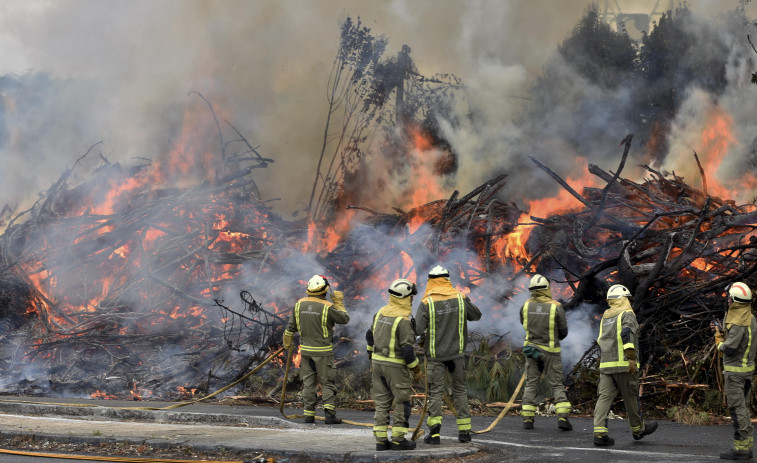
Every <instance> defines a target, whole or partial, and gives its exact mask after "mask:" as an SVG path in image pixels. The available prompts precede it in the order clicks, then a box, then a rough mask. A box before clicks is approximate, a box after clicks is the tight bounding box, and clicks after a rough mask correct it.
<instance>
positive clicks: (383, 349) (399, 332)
mask: <svg viewBox="0 0 757 463" xmlns="http://www.w3.org/2000/svg"><path fill="white" fill-rule="evenodd" d="M370 340H372V341H373V344H372V345H370V344H369V346H368V351H369V352H371V353H372V357H371V358H372V360H373V361H374V362H386V363H396V364H399V365H406V366H407V367H408V368H415V366H417V365H418V359H417V358H416V357H415V352H414V351H415V347H414V343H415V332H414V331H413V325H412V324H411V323H410V319H409V318H407V317H386V316H384V315H381V313H377V314H376V315H375V316H374V317H373V324H372V325H371V336H370ZM403 347H404V348H405V349H404V350H405V351H408V352H403Z"/></svg>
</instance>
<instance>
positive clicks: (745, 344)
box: [713, 282, 757, 460]
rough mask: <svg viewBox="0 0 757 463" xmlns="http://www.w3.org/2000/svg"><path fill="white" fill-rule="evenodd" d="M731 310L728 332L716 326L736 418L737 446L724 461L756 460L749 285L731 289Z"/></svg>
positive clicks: (756, 325) (756, 324) (754, 327)
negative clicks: (751, 414)
mask: <svg viewBox="0 0 757 463" xmlns="http://www.w3.org/2000/svg"><path fill="white" fill-rule="evenodd" d="M728 299H729V301H728V302H729V307H728V312H727V313H726V316H725V323H724V324H725V332H724V333H723V332H721V331H720V328H719V327H718V326H717V324H713V329H714V331H715V343H716V345H717V349H718V350H719V351H721V352H722V353H723V370H724V372H725V374H724V376H725V397H726V400H727V402H728V410H729V411H730V412H731V418H732V419H733V429H734V434H733V447H732V448H731V450H729V451H728V452H725V453H721V454H720V458H722V459H724V460H748V459H750V458H752V450H753V447H754V428H753V426H752V419H751V416H750V413H749V406H748V403H749V391H750V389H751V387H752V375H753V374H754V360H755V352H756V351H757V340H755V335H757V321H755V318H754V315H752V290H751V289H749V286H747V285H746V284H745V283H742V282H736V283H733V284H732V285H730V286H729V287H728Z"/></svg>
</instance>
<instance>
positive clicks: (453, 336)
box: [415, 293, 481, 361]
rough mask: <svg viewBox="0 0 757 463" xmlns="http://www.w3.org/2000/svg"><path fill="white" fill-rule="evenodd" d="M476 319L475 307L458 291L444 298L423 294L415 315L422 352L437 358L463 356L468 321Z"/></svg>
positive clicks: (444, 358) (477, 315) (476, 309)
mask: <svg viewBox="0 0 757 463" xmlns="http://www.w3.org/2000/svg"><path fill="white" fill-rule="evenodd" d="M479 319H481V311H480V310H479V308H478V307H476V305H475V304H473V303H472V302H471V301H470V299H468V298H467V297H465V296H463V295H462V294H460V293H458V294H456V295H454V296H451V297H446V298H443V297H440V296H428V297H425V298H423V300H422V301H421V304H420V306H419V307H418V311H417V313H416V316H415V322H416V329H417V330H418V333H419V334H423V335H424V345H423V349H424V351H425V353H426V355H427V356H428V357H429V358H430V359H435V360H440V361H444V360H451V359H453V358H457V357H462V356H463V352H464V351H465V343H466V342H467V340H468V321H475V320H479Z"/></svg>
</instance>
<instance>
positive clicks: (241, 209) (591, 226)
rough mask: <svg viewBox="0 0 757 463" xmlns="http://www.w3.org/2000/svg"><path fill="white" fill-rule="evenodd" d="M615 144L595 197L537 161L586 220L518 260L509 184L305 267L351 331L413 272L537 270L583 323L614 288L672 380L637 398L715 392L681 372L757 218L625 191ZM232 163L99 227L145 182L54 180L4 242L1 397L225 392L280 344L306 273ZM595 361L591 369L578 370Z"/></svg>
mask: <svg viewBox="0 0 757 463" xmlns="http://www.w3.org/2000/svg"><path fill="white" fill-rule="evenodd" d="M630 141H631V137H630V136H629V137H627V138H626V139H624V141H623V143H622V144H623V145H624V146H625V151H624V153H623V156H622V160H621V162H620V165H619V167H618V168H617V170H616V172H615V173H611V172H607V171H604V170H602V169H600V168H599V167H597V166H593V165H592V166H589V171H590V172H591V173H592V174H594V175H596V176H597V177H599V178H600V179H602V180H603V181H604V182H605V183H606V186H605V187H604V188H586V189H584V190H583V191H582V192H581V193H579V192H577V191H575V190H574V189H573V188H572V187H570V186H569V185H568V184H567V183H566V182H565V181H564V180H562V179H561V178H560V177H559V175H557V174H555V173H554V172H552V171H551V170H550V169H549V168H548V167H547V166H546V165H544V164H542V163H540V162H538V161H536V160H534V162H535V163H536V165H537V166H538V167H539V168H540V169H542V170H543V171H545V172H547V173H548V174H549V175H550V176H552V178H554V179H555V180H556V181H557V182H558V183H560V185H562V187H563V188H565V189H566V190H568V191H569V192H570V193H571V194H572V195H573V196H574V197H575V198H576V199H577V201H579V202H580V204H581V207H580V208H578V209H577V210H573V211H571V212H557V213H556V214H555V215H552V216H550V217H531V220H532V222H533V223H532V224H530V225H531V226H532V227H533V229H532V231H531V233H530V235H529V240H528V242H527V243H526V246H525V249H526V250H527V252H528V255H527V256H524V257H523V260H522V261H508V259H505V258H503V256H502V255H501V254H498V253H497V252H496V251H495V249H494V243H495V242H496V241H497V240H499V239H501V238H503V237H506V236H507V235H509V234H511V233H513V232H514V231H515V230H516V229H517V228H518V227H519V226H523V224H519V223H518V220H519V218H520V217H521V215H522V214H523V211H521V210H520V209H518V207H517V206H516V205H515V204H514V203H512V202H505V201H502V200H501V199H500V198H499V197H498V194H500V192H501V189H502V187H503V186H504V185H505V182H506V175H501V176H498V177H496V178H494V179H492V180H490V181H488V182H486V183H484V184H482V185H480V186H479V187H477V188H475V189H473V190H472V191H470V192H468V193H467V194H464V195H462V196H460V193H459V192H455V193H454V194H453V195H452V196H451V197H450V198H448V199H446V200H438V201H434V202H431V203H429V204H426V205H423V206H421V207H418V208H415V209H412V210H410V211H403V210H398V209H395V213H384V212H377V211H372V210H369V209H366V208H363V207H360V206H359V205H357V206H352V207H350V208H349V209H351V211H350V212H349V213H360V214H363V216H364V219H363V224H362V226H361V227H360V231H359V232H357V231H355V230H353V231H352V232H351V233H350V234H349V235H348V236H344V237H342V239H341V241H340V243H339V245H338V246H337V247H336V248H335V249H333V250H332V251H330V252H327V251H324V250H321V251H320V252H315V253H313V255H312V259H314V260H315V261H316V262H317V263H318V264H320V265H321V266H322V267H323V268H324V269H326V271H327V272H328V274H329V275H330V276H333V277H334V278H335V280H337V281H339V283H340V285H343V286H342V288H344V289H345V292H346V297H347V299H348V300H350V304H351V306H350V307H351V310H354V311H356V312H358V313H362V312H364V313H365V314H372V313H373V312H374V311H375V309H376V308H377V307H376V306H375V301H376V300H377V299H376V298H379V300H383V299H384V297H385V296H384V288H385V284H386V283H388V281H376V280H375V278H374V276H375V275H376V274H382V275H387V278H389V277H390V276H392V275H397V274H400V275H403V276H404V275H407V274H409V273H410V272H412V271H417V272H418V273H419V274H420V272H422V271H423V270H424V269H426V268H428V265H430V264H432V263H434V262H437V261H438V260H439V259H443V257H444V256H445V255H446V254H447V253H449V252H453V251H455V250H464V251H465V252H467V253H469V254H470V255H474V256H476V259H472V260H471V261H470V262H465V261H459V262H458V265H459V268H455V269H454V271H455V274H456V275H460V276H461V278H463V279H464V280H466V281H464V282H463V285H467V286H477V287H478V289H479V291H477V294H480V293H481V292H482V291H487V287H488V285H487V282H488V281H489V280H490V277H492V276H494V275H496V276H497V281H498V282H501V281H503V280H509V281H511V282H512V283H513V288H510V289H511V290H517V288H515V281H516V280H517V279H519V278H520V277H522V276H523V275H524V274H530V273H534V272H539V273H542V274H545V275H547V276H549V277H550V278H552V279H553V280H556V281H558V282H560V283H562V284H565V285H567V286H569V287H570V289H571V292H570V293H571V295H570V297H569V299H568V300H566V301H564V306H565V308H566V310H568V311H570V310H573V309H575V308H576V307H578V305H579V304H581V303H587V302H588V303H594V304H596V307H597V312H596V314H598V313H601V310H602V301H603V300H604V294H605V292H606V290H607V288H608V287H609V286H610V285H611V284H613V283H617V282H620V283H622V284H624V285H626V286H627V287H628V288H629V289H630V290H631V291H632V293H633V294H634V308H635V309H636V311H637V313H638V316H639V320H640V322H641V324H642V351H643V352H642V355H644V356H645V358H651V359H656V361H657V362H658V363H655V362H653V361H650V362H647V368H648V371H646V374H647V375H650V376H649V378H652V377H653V376H652V375H660V374H661V373H662V371H663V370H665V369H666V368H667V372H668V373H669V372H670V368H669V367H670V362H671V361H675V362H679V361H680V362H681V370H680V373H679V375H680V377H677V378H671V377H669V376H668V377H665V378H664V379H659V378H658V377H656V376H654V378H657V379H655V380H654V381H651V380H650V381H649V382H648V384H649V387H650V388H652V387H653V386H654V385H660V384H665V385H670V384H692V385H695V386H696V387H694V386H692V389H697V388H701V387H703V386H702V384H708V383H711V382H712V381H713V380H712V378H709V377H697V376H696V373H695V372H693V371H692V368H699V367H701V366H702V365H705V364H706V363H707V361H709V360H707V359H710V358H711V357H709V356H710V354H711V351H707V350H706V349H707V347H709V344H710V340H711V335H710V331H709V328H708V325H709V322H710V320H711V319H713V318H715V317H717V318H722V316H723V311H724V310H725V308H726V307H725V299H724V297H723V291H724V289H725V288H726V287H727V285H728V284H730V283H731V282H733V281H738V280H741V281H746V282H747V283H748V284H750V285H752V286H753V287H755V288H756V289H757V284H756V283H757V277H755V270H757V266H756V265H757V249H756V248H757V239H755V237H754V236H753V235H754V227H755V225H754V224H755V223H757V208H755V207H754V205H747V206H737V205H735V204H734V203H733V202H732V201H728V200H723V199H720V198H716V197H713V196H711V195H708V194H707V189H706V186H705V187H704V188H703V190H702V191H700V190H697V189H695V188H693V187H691V186H690V185H688V184H686V183H685V182H684V180H683V179H682V178H680V177H678V176H676V175H675V174H672V175H671V174H667V173H663V172H659V171H656V170H654V169H652V168H650V167H645V168H646V170H647V172H649V175H650V178H648V179H646V180H644V181H643V182H634V181H631V180H628V179H624V178H622V177H621V176H620V174H621V171H622V169H623V166H624V164H625V161H626V158H627V155H628V151H629V148H630ZM245 145H246V146H247V147H248V148H249V149H248V150H246V151H245V153H246V156H247V157H246V158H244V157H240V156H233V155H229V156H224V159H225V162H226V166H227V168H226V169H225V170H224V171H223V172H224V174H223V175H222V176H220V177H219V178H218V181H216V182H211V183H200V184H197V185H194V186H190V187H183V188H178V187H172V188H164V189H156V188H155V187H154V186H153V185H150V184H149V183H146V182H142V183H139V182H137V183H138V184H139V185H141V186H138V187H136V188H134V189H133V190H130V191H128V192H127V193H124V194H123V195H122V196H121V197H120V199H119V201H118V202H117V203H116V204H115V206H114V207H113V208H112V209H110V210H107V211H106V212H102V210H101V209H99V208H97V207H91V208H86V207H82V205H83V204H93V205H96V204H99V199H102V198H105V197H106V196H107V195H108V192H109V191H111V190H112V189H113V186H114V185H120V184H124V183H125V181H126V180H131V179H140V178H141V177H140V176H141V175H144V174H145V172H146V171H149V169H150V168H151V166H150V165H149V164H146V165H144V166H141V167H138V168H131V169H125V168H122V167H121V166H119V165H115V164H109V163H106V164H105V165H104V166H103V167H102V168H101V169H99V170H98V171H97V175H96V176H95V178H93V179H92V180H90V181H89V182H86V183H84V184H81V185H78V186H70V185H69V177H70V176H71V171H67V172H65V173H64V174H63V176H62V177H61V179H60V180H59V181H58V182H56V183H55V184H54V185H53V187H51V188H50V190H48V191H47V192H46V194H45V195H44V196H43V197H42V198H41V199H40V200H39V201H38V202H37V203H36V204H35V205H34V207H32V208H31V209H29V210H27V211H23V212H22V213H20V214H18V215H16V216H15V217H14V218H13V219H12V220H11V221H10V222H9V224H8V226H7V228H6V229H5V232H4V233H3V234H2V236H0V259H1V260H0V263H1V264H2V272H0V279H1V280H2V282H3V285H0V286H2V287H1V288H0V301H3V302H6V303H7V304H6V305H5V306H4V307H3V309H2V310H4V313H3V314H2V315H3V318H2V320H1V321H0V322H1V323H2V330H0V331H1V332H0V336H2V338H3V350H2V351H0V370H1V371H3V373H4V377H5V378H9V377H13V378H23V379H22V380H21V381H19V382H16V383H14V384H9V383H3V384H2V387H3V388H4V389H3V392H20V393H27V394H29V393H40V394H44V393H50V392H52V391H64V392H67V393H75V394H83V395H89V394H91V393H93V392H95V391H103V393H113V394H117V395H120V396H123V393H124V391H127V390H129V391H132V393H133V394H135V395H137V396H139V397H145V396H150V395H152V396H155V397H164V398H166V397H169V398H170V397H171V394H176V391H187V390H195V391H198V392H204V391H207V390H209V389H213V388H215V387H220V386H223V385H225V384H227V383H228V382H231V381H233V380H234V379H236V378H239V377H241V376H242V375H244V373H245V372H247V371H249V370H250V369H251V368H252V367H254V366H255V364H256V363H257V362H259V361H260V360H261V359H263V358H264V357H265V356H266V354H267V353H268V352H270V350H271V349H273V348H275V347H277V346H278V345H279V342H280V339H281V337H280V334H281V330H282V329H283V325H284V324H285V322H286V319H287V318H288V315H289V310H290V308H291V304H292V303H293V301H295V300H296V299H297V298H298V297H301V296H302V291H301V287H300V286H299V285H293V282H297V281H298V280H302V279H304V278H306V277H307V276H308V275H309V274H311V273H312V261H313V260H312V259H311V260H309V261H308V262H309V263H310V264H311V266H310V267H308V266H306V265H304V264H302V265H300V264H297V262H298V261H297V260H296V259H295V257H298V256H300V255H301V254H302V250H303V249H305V247H306V246H305V243H306V242H307V241H308V224H307V223H305V222H303V221H297V222H291V221H286V220H283V219H281V218H280V217H279V216H277V215H276V214H275V213H273V212H272V210H271V209H270V208H269V207H267V206H266V204H265V203H264V202H263V201H261V200H260V197H259V194H258V193H257V192H256V191H254V190H256V189H255V188H254V181H253V180H252V178H251V172H252V170H253V169H255V168H260V167H265V165H267V163H269V162H271V160H269V159H265V158H262V157H261V156H260V155H259V154H257V152H256V151H255V150H254V148H252V147H251V146H250V145H249V144H248V143H246V141H245ZM251 163H252V165H251ZM702 177H703V178H702V180H703V183H704V184H705V185H706V182H704V180H705V178H704V172H703V173H702ZM336 213H337V214H338V213H340V211H336ZM318 225H326V224H318ZM401 255H406V256H409V257H410V258H411V259H412V263H410V264H408V262H407V260H406V259H402V258H401ZM298 265H299V266H298ZM261 282H264V283H265V284H264V285H263V284H258V285H256V283H261ZM261 286H264V287H265V290H261V289H260V287H261ZM521 290H522V288H521ZM248 291H249V292H248ZM231 294H233V295H234V299H233V300H232V301H231V302H228V301H225V300H224V298H228V296H229V295H231ZM510 294H511V292H509V290H502V288H498V289H497V291H495V292H493V293H492V294H490V296H491V300H495V301H496V300H499V301H501V302H502V307H499V308H498V307H491V308H490V310H491V311H496V310H504V308H503V307H504V306H506V305H507V304H506V303H507V300H506V299H507V298H508V297H509V295H510ZM237 295H240V299H239V300H236V296H237ZM365 301H372V304H373V305H371V304H369V303H367V302H365ZM240 304H241V308H239V306H240ZM363 330H364V327H357V328H355V332H354V333H353V332H350V331H349V328H347V331H345V332H341V333H339V334H340V335H342V336H343V340H342V342H341V343H340V346H341V347H340V349H338V351H337V355H338V357H339V359H341V361H342V362H345V363H349V360H350V359H351V358H352V357H354V355H355V354H354V353H355V352H356V351H360V352H362V346H361V345H358V344H357V343H355V342H352V341H350V339H356V340H360V339H362V332H363ZM353 344H354V345H353ZM698 346H702V347H701V348H700V347H698ZM671 352H676V353H675V355H674V357H673V358H671V355H670V353H671ZM702 352H704V353H706V354H707V356H708V357H707V359H706V358H705V357H704V356H703V355H704V354H702V355H699V354H700V353H702ZM679 354H680V355H679ZM592 358H595V352H592V353H591V355H586V356H585V358H584V359H583V360H582V362H584V364H586V365H588V364H591V359H592ZM692 358H693V360H691V359H692ZM279 365H280V364H279ZM574 373H575V371H574ZM663 376H664V375H663ZM577 379H578V380H580V378H579V375H577V374H575V375H574V380H577Z"/></svg>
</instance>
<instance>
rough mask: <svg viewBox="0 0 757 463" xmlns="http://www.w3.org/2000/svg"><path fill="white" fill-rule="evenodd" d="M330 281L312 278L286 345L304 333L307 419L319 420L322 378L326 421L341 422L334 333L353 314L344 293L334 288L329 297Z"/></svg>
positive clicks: (296, 309) (291, 322)
mask: <svg viewBox="0 0 757 463" xmlns="http://www.w3.org/2000/svg"><path fill="white" fill-rule="evenodd" d="M328 289H329V282H328V280H327V279H326V277H324V276H322V275H313V276H312V277H311V278H310V280H309V281H308V285H307V296H306V297H303V298H302V299H300V300H299V301H297V304H295V306H294V310H292V316H291V317H290V318H289V324H288V325H287V328H286V330H285V331H284V347H285V348H286V349H287V350H291V349H292V347H293V346H292V337H293V336H294V333H296V332H299V333H300V353H301V355H302V359H301V361H300V379H301V380H302V383H303V389H302V402H303V408H304V415H305V423H315V404H316V400H317V394H316V388H317V387H318V381H319V380H320V383H321V389H322V390H323V410H324V412H325V415H326V424H339V423H341V422H342V420H341V418H337V416H336V406H335V403H336V385H335V384H334V381H335V379H336V368H335V366H334V352H333V350H332V337H333V336H334V325H335V324H339V325H345V324H347V323H349V321H350V316H349V314H348V313H347V309H346V308H345V307H344V302H343V301H344V294H343V293H342V292H341V291H332V292H331V300H332V301H333V302H329V301H328V300H327V299H326V292H327V291H328Z"/></svg>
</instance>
